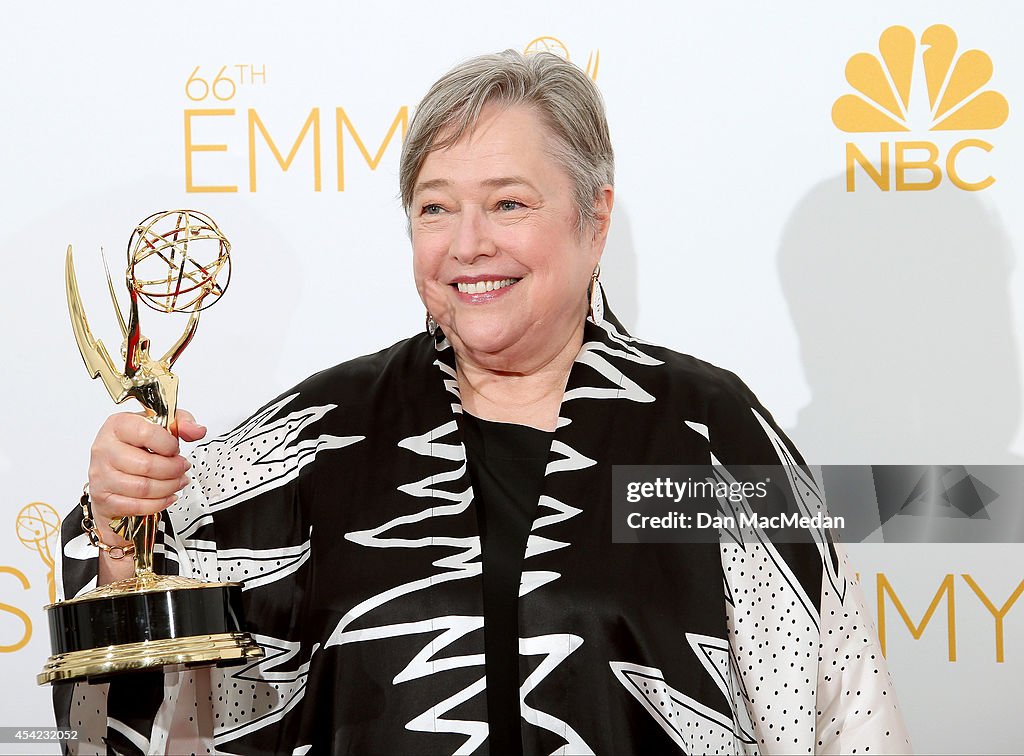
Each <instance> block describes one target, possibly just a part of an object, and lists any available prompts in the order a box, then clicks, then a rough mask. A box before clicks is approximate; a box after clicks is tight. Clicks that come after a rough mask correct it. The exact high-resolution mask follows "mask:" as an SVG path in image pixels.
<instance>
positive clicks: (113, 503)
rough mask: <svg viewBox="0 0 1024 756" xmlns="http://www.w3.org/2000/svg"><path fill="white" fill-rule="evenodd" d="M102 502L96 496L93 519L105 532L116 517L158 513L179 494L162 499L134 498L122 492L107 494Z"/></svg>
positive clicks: (175, 499)
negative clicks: (123, 494)
mask: <svg viewBox="0 0 1024 756" xmlns="http://www.w3.org/2000/svg"><path fill="white" fill-rule="evenodd" d="M103 499H104V501H103V503H102V504H100V502H99V501H98V500H97V499H96V498H94V499H93V503H92V513H93V519H94V521H95V523H96V527H98V528H100V529H101V530H103V531H104V532H106V531H108V530H109V529H110V521H111V520H113V519H114V518H115V517H126V516H128V515H151V514H158V513H159V512H162V511H163V510H165V509H167V507H169V506H170V505H171V504H173V503H174V502H175V501H177V499H178V497H177V496H165V497H164V498H162V499H133V498H131V497H129V496H122V495H121V494H114V493H112V494H107V495H106V496H105V497H103Z"/></svg>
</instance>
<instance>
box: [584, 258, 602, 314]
mask: <svg viewBox="0 0 1024 756" xmlns="http://www.w3.org/2000/svg"><path fill="white" fill-rule="evenodd" d="M600 279H601V266H600V265H598V266H597V267H596V268H594V275H592V276H591V277H590V312H589V313H588V315H589V317H590V319H591V320H592V321H594V325H601V323H602V322H603V321H604V295H603V294H602V293H601V280H600Z"/></svg>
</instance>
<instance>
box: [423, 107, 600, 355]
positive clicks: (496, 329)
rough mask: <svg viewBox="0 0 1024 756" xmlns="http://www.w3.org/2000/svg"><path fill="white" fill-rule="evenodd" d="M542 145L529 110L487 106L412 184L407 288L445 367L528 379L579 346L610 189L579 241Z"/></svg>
mask: <svg viewBox="0 0 1024 756" xmlns="http://www.w3.org/2000/svg"><path fill="white" fill-rule="evenodd" d="M551 146H552V145H551V136H550V135H549V133H548V130H547V128H546V127H545V126H544V125H543V123H542V122H541V120H540V119H539V118H538V116H537V115H536V113H535V112H534V111H533V110H532V109H530V108H527V107H523V106H516V107H511V108H503V107H500V106H497V105H488V106H486V107H485V108H484V110H483V111H482V113H481V115H480V119H479V121H478V122H477V124H476V127H475V128H474V129H473V130H472V131H471V133H468V134H466V135H465V136H463V137H462V138H461V139H460V140H459V141H457V142H456V143H455V144H453V145H452V146H451V147H448V148H445V149H441V150H435V151H434V152H431V153H430V154H429V155H428V156H427V158H426V160H424V162H423V166H422V168H421V169H420V173H419V176H418V177H417V179H416V184H415V189H414V192H413V198H412V204H411V208H410V221H411V228H412V246H413V268H414V272H415V276H416V287H417V289H418V290H419V293H420V297H421V298H422V299H423V302H424V304H425V305H426V306H427V310H428V311H429V312H430V313H431V314H432V315H433V316H434V319H435V320H436V321H437V322H438V324H439V325H440V326H441V327H442V328H443V329H444V332H445V334H446V335H447V336H448V338H449V340H450V341H451V343H452V346H453V348H454V349H455V352H456V355H457V357H459V359H461V360H470V361H471V362H472V363H473V364H475V365H477V366H480V367H484V368H487V369H490V370H500V371H504V372H513V373H529V372H532V371H534V370H536V369H539V368H540V367H542V366H544V365H545V364H547V363H548V362H550V361H551V360H552V359H554V358H555V357H556V356H557V355H558V354H560V353H562V352H563V351H564V350H565V349H566V348H571V345H572V343H573V341H574V339H575V340H581V339H582V329H583V322H584V319H585V317H586V312H587V287H588V285H589V281H590V277H591V275H592V274H593V271H594V267H595V266H596V265H597V263H598V261H599V260H600V257H601V251H602V250H603V248H604V242H605V238H606V236H607V230H608V216H609V214H610V211H611V204H612V188H611V187H610V186H606V187H604V189H603V190H602V192H601V193H600V194H599V196H598V197H597V198H596V200H595V202H596V209H597V216H598V220H597V222H596V223H595V224H588V225H586V226H585V227H584V229H583V231H580V230H579V227H578V222H579V211H578V208H577V206H576V204H575V201H574V199H573V196H574V195H573V184H572V181H571V179H570V178H569V175H568V173H567V172H566V171H565V170H564V169H563V168H562V167H561V166H560V165H559V164H558V163H557V162H556V161H555V160H554V159H553V158H552V157H551V154H552V150H551ZM576 348H578V344H577V347H576Z"/></svg>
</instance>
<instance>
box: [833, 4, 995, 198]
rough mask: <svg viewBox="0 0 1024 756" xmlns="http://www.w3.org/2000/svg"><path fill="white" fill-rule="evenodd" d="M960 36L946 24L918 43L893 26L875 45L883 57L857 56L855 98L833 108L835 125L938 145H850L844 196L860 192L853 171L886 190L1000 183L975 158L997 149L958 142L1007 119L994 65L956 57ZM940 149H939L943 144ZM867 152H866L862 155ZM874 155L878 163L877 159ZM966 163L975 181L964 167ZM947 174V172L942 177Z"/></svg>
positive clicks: (852, 79) (978, 56)
mask: <svg viewBox="0 0 1024 756" xmlns="http://www.w3.org/2000/svg"><path fill="white" fill-rule="evenodd" d="M958 47H959V41H958V40H957V36H956V32H954V31H953V29H951V28H950V27H948V26H946V25H944V24H935V25H933V26H929V27H928V28H927V29H925V30H924V33H922V34H921V37H920V39H918V38H916V37H915V36H914V33H913V32H912V31H911V30H910V29H908V28H907V27H905V26H890V27H889V28H888V29H886V30H885V31H884V32H882V34H881V36H880V37H879V40H878V53H879V54H878V55H875V54H873V53H868V52H860V53H857V54H855V55H854V56H853V57H851V58H850V59H849V61H848V62H847V64H846V81H847V82H848V83H849V85H850V86H851V87H853V89H854V93H849V94H844V95H842V96H841V97H839V99H837V100H836V101H835V103H834V104H833V106H832V122H833V123H834V124H835V125H836V126H837V127H838V128H839V129H841V130H842V131H844V132H847V133H849V134H859V135H866V134H883V133H893V134H900V133H901V132H902V133H906V132H922V131H927V132H929V133H930V136H932V138H933V139H935V140H936V141H930V140H923V139H910V140H907V139H897V140H894V141H892V142H889V141H880V142H878V143H877V144H873V145H871V146H870V147H869V146H867V145H866V142H865V141H864V140H863V138H862V140H861V144H857V143H855V142H847V143H846V190H847V191H848V192H852V191H855V189H856V178H857V176H856V173H857V171H856V169H857V167H860V169H861V170H862V171H863V173H864V175H865V176H867V178H869V179H870V180H871V182H872V183H874V185H875V186H876V187H877V188H878V189H880V190H882V191H886V192H887V191H891V190H892V189H895V191H927V190H930V189H935V188H936V187H938V186H939V185H940V184H941V183H942V179H943V177H944V176H945V177H946V178H948V179H949V181H950V183H952V184H953V185H954V186H956V187H958V188H960V189H963V190H965V191H979V190H981V189H985V188H987V187H989V186H991V185H992V184H994V183H995V178H994V177H993V176H991V175H983V173H981V172H979V166H980V165H981V163H982V161H981V160H980V156H979V155H978V154H977V151H981V152H984V153H990V152H991V151H992V149H993V146H992V144H991V143H989V142H988V141H985V140H983V139H980V138H976V137H970V138H958V136H957V138H956V141H952V140H951V137H954V135H955V134H956V132H965V131H967V132H970V131H991V130H992V129H997V128H999V127H1000V126H1002V125H1003V124H1004V123H1005V122H1006V119H1007V117H1008V116H1009V113H1010V107H1009V104H1008V103H1007V101H1006V98H1005V97H1004V96H1003V95H1002V94H1001V93H999V92H997V91H995V90H994V89H989V88H987V87H988V84H989V82H990V81H991V80H992V75H993V66H992V59H991V58H990V57H989V55H988V54H987V53H985V52H983V51H981V50H966V51H964V52H962V53H961V52H959V50H958ZM936 142H941V143H942V144H941V146H940V144H938V143H936ZM862 147H863V149H862ZM875 150H877V155H878V159H877V161H875V162H873V161H872V159H871V158H872V157H873V155H874V154H875ZM963 157H966V158H967V159H966V160H965V164H968V163H969V166H970V170H971V171H974V173H975V175H974V176H971V175H966V173H965V171H964V170H963V169H962V168H961V166H960V160H961V158H963ZM943 169H944V170H943Z"/></svg>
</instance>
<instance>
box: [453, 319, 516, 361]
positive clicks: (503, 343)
mask: <svg viewBox="0 0 1024 756" xmlns="http://www.w3.org/2000/svg"><path fill="white" fill-rule="evenodd" d="M454 335H455V338H456V339H457V340H458V341H459V342H460V343H461V344H462V346H463V348H465V349H468V350H470V351H472V352H476V353H479V354H489V355H499V354H501V353H502V352H503V351H505V350H506V349H508V348H509V347H511V346H512V345H514V344H515V343H516V341H517V339H516V338H515V337H514V336H513V334H512V333H510V332H509V329H508V325H507V324H506V323H493V322H492V323H471V324H469V325H468V326H467V325H463V327H461V328H459V329H458V330H457V331H455V334H454Z"/></svg>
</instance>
